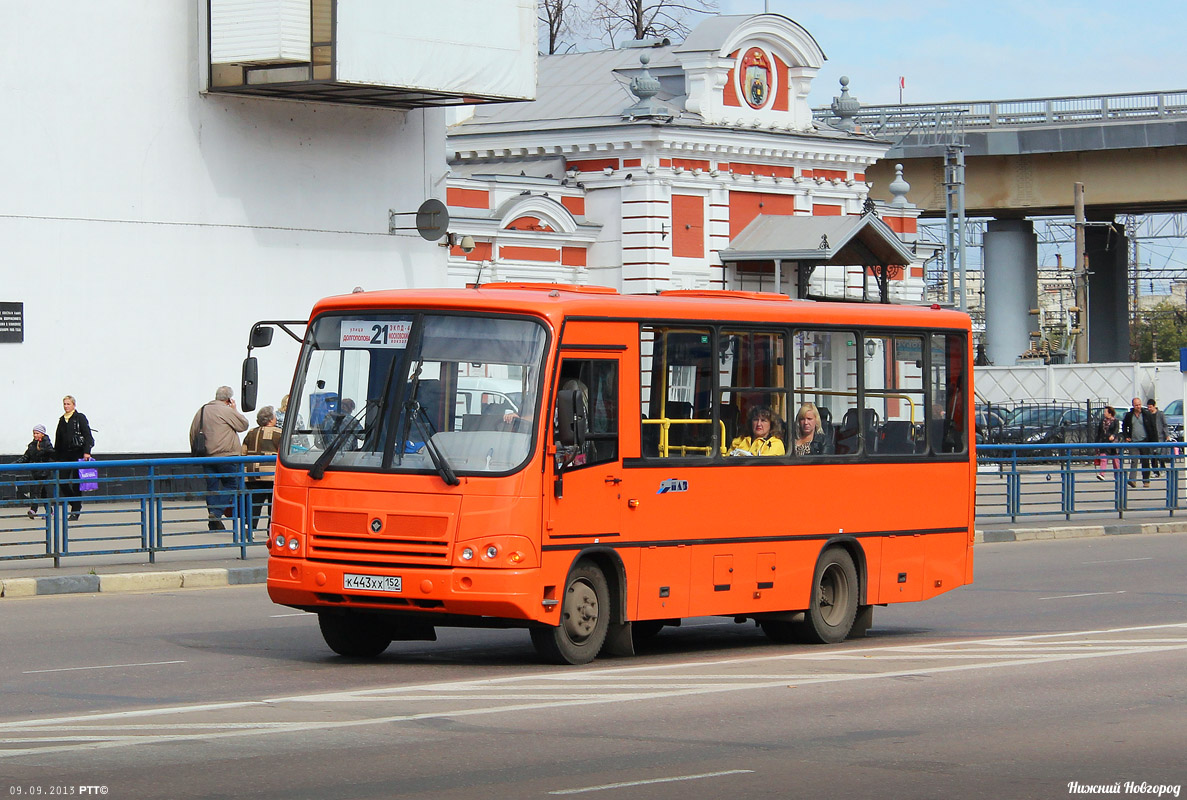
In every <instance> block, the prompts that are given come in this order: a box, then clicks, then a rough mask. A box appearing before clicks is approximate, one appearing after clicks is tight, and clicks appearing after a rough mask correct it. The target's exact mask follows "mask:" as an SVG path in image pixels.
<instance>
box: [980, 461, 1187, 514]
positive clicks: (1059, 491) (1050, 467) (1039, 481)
mask: <svg viewBox="0 0 1187 800" xmlns="http://www.w3.org/2000/svg"><path fill="white" fill-rule="evenodd" d="M1143 462H1145V463H1143ZM1185 477H1187V451H1185V450H1184V445H1183V443H1182V442H1144V443H1132V444H1104V443H1087V444H1029V445H1024V444H987V445H978V446H977V519H978V520H980V521H986V522H989V521H994V520H999V519H1009V520H1010V521H1011V522H1016V521H1017V520H1018V519H1019V518H1024V517H1041V516H1062V517H1063V518H1064V519H1066V520H1071V519H1072V518H1073V517H1077V516H1080V517H1082V516H1086V515H1109V516H1112V515H1114V514H1115V515H1116V516H1117V517H1118V518H1124V517H1125V515H1126V513H1130V512H1137V511H1141V512H1166V513H1167V514H1168V515H1169V516H1174V514H1175V512H1176V511H1179V510H1187V491H1185V487H1184V485H1183V480H1184V478H1185Z"/></svg>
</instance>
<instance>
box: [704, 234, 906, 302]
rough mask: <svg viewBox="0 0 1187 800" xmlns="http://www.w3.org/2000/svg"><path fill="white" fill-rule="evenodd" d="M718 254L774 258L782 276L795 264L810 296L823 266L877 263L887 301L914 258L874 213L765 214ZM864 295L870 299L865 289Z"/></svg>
mask: <svg viewBox="0 0 1187 800" xmlns="http://www.w3.org/2000/svg"><path fill="white" fill-rule="evenodd" d="M718 256H719V257H720V258H721V263H722V264H736V265H737V264H743V263H746V262H773V263H774V265H775V274H776V281H778V275H779V274H780V273H781V272H782V265H783V264H784V263H787V264H788V266H791V265H792V264H794V265H795V268H796V286H797V290H798V291H797V294H798V296H799V297H801V298H808V297H809V294H808V280H809V278H811V276H812V272H813V270H815V269H816V268H817V267H819V266H839V267H862V268H863V271H864V268H873V274H874V277H875V279H876V280H877V282H878V290H879V291H878V294H879V299H880V300H881V301H882V302H883V303H886V302H889V299H890V285H889V278H890V275H891V273H892V272H898V271H900V269H901V268H903V267H906V266H907V265H909V264H910V263H911V262H912V260H913V255H912V253H911V251H910V250H909V249H908V248H907V246H906V245H905V244H903V241H902V240H901V239H899V237H898V235H897V234H895V232H894V231H892V230H891V229H890V226H888V225H887V224H886V223H885V222H883V221H882V220H880V219H878V217H877V216H876V215H874V214H872V213H867V214H862V215H861V216H836V217H810V216H802V217H801V216H789V215H781V216H774V215H772V216H768V215H763V214H760V215H759V216H757V217H756V218H755V219H754V221H753V222H751V223H750V224H749V225H747V226H746V228H745V229H744V230H743V231H742V232H741V233H739V234H738V235H737V236H736V237H735V238H734V240H733V241H732V242H731V243H730V246H729V247H728V248H726V249H725V250H722V251H721V252H720V253H718ZM862 295H863V298H864V297H865V292H864V289H863V292H862ZM813 299H838V298H824V297H820V298H813Z"/></svg>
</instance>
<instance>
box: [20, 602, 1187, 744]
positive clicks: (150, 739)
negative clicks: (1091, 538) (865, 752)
mask: <svg viewBox="0 0 1187 800" xmlns="http://www.w3.org/2000/svg"><path fill="white" fill-rule="evenodd" d="M1150 627H1153V628H1166V627H1181V626H1166V625H1163V626H1150ZM1044 635H1046V634H1044ZM1053 635H1055V636H1059V635H1062V634H1053ZM1171 650H1187V642H1184V643H1183V644H1181V645H1179V646H1162V647H1152V648H1134V649H1132V650H1120V651H1117V650H1103V649H1102V650H1100V651H1098V652H1081V653H1065V654H1061V655H1051V656H1044V657H1041V658H1034V657H1024V658H1020V659H1017V660H1014V661H999V662H995V663H987V664H959V665H952V666H946V667H936V666H932V667H922V668H920V667H916V668H912V669H898V670H891V671H887V672H873V673H860V674H850V675H837V674H827V675H819V676H815V677H813V678H809V679H806V680H801V681H797V683H796V686H795V687H792V688H798V687H801V686H810V685H813V684H829V683H841V682H846V681H870V680H885V679H888V678H900V677H904V676H911V677H919V676H923V675H938V674H943V673H951V672H968V671H974V670H985V669H995V668H999V667H1010V666H1032V665H1035V664H1042V663H1053V662H1059V661H1078V660H1082V659H1088V658H1108V657H1116V656H1125V655H1138V654H1141V655H1149V654H1152V653H1159V652H1165V651H1171ZM757 660H763V659H757ZM668 666H669V668H671V665H668ZM681 666H693V667H695V666H697V665H696V664H688V665H681ZM586 674H588V673H586ZM521 677H527V676H521ZM785 686H787V684H786V682H785V681H783V680H779V681H762V682H756V683H738V684H735V685H732V686H723V685H712V686H704V687H700V688H697V689H684V690H678V691H668V692H664V691H657V692H641V693H639V694H636V695H634V696H633V697H632V699H633V700H635V701H644V700H656V699H670V698H673V697H693V696H699V695H706V694H720V693H723V692H735V691H754V690H756V689H774V688H782V687H785ZM341 694H345V693H341ZM285 699H286V700H289V701H292V700H294V699H296V698H285ZM404 699H408V698H404ZM507 699H514V698H507ZM621 699H622V698H621V697H620V696H619V695H617V694H615V695H606V696H600V697H596V698H592V699H581V700H572V699H567V698H558V699H555V700H552V701H549V702H535V703H513V704H510V705H504V706H495V707H478V708H460V709H441V708H438V709H434V710H432V711H425V712H420V713H410V714H409V713H405V714H393V715H389V716H383V717H375V718H369V719H348V720H339V721H334V722H326V721H321V720H319V721H313V720H307V721H296V722H293V723H290V724H281V725H278V726H276V727H268V728H265V729H259V728H253V727H247V728H243V729H239V730H224V731H215V732H210V733H201V734H192V733H185V732H181V733H172V734H162V735H159V736H138V737H134V738H132V739H125V738H120V739H110V740H92V741H90V742H87V743H80V744H67V745H61V746H58V747H47V746H42V747H36V748H23V749H13V750H3V749H0V758H12V757H17V756H25V755H38V756H44V755H46V754H50V753H67V752H76V751H79V750H89V751H95V750H107V749H111V748H115V747H127V746H129V745H144V744H160V743H166V742H187V743H191V744H192V743H197V742H203V741H213V740H217V739H230V738H238V737H243V736H259V735H261V734H281V733H294V734H306V733H308V732H310V731H332V730H345V729H350V728H363V727H375V726H387V725H393V724H396V723H401V722H418V721H420V720H428V719H459V718H465V717H480V716H488V715H493V714H506V713H509V712H517V711H548V710H555V709H559V708H573V707H575V706H586V705H605V704H609V703H615V702H620V701H621ZM277 702H278V701H276V700H272V701H246V702H240V703H212V704H208V705H206V706H177V707H171V708H165V709H140V710H138V711H130V712H113V713H110V714H101V715H92V716H90V717H74V718H59V719H43V720H25V721H23V722H8V723H0V730H9V731H12V730H18V731H19V730H38V731H45V730H47V728H46V727H44V726H50V725H53V724H54V723H61V722H75V721H81V720H94V719H97V718H105V719H126V718H129V717H133V716H144V715H146V714H153V713H156V714H179V713H185V712H192V711H194V710H197V709H200V708H204V709H208V710H213V709H219V708H222V709H226V708H230V707H237V708H247V707H260V706H265V707H266V706H271V705H274V704H276V703H277ZM249 725H250V723H249ZM184 726H185V723H184V722H182V723H179V724H178V727H184ZM110 727H111V728H114V729H116V730H118V727H117V726H110ZM95 729H96V730H102V729H101V728H98V727H97V726H96V728H95ZM6 743H7V740H4V739H0V745H3V744H6Z"/></svg>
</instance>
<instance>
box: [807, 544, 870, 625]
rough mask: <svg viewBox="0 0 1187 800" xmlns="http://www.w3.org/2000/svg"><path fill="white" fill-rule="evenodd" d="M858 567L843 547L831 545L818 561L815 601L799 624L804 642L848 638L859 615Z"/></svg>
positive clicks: (813, 598) (814, 589) (813, 588)
mask: <svg viewBox="0 0 1187 800" xmlns="http://www.w3.org/2000/svg"><path fill="white" fill-rule="evenodd" d="M857 596H858V585H857V568H856V567H854V566H853V557H852V556H850V555H849V553H848V552H847V551H845V550H844V549H842V548H840V547H833V548H830V549H828V550H826V551H824V553H823V554H822V555H821V556H820V560H819V561H817V562H816V572H815V574H814V575H813V578H812V601H811V605H810V606H809V607H808V610H807V611H805V612H804V621H803V622H801V623H798V625H799V638H800V639H801V641H805V642H810V643H812V644H836V643H837V642H843V641H845V638H846V637H847V636H848V635H849V632H850V631H851V630H852V629H853V621H854V619H856V617H857Z"/></svg>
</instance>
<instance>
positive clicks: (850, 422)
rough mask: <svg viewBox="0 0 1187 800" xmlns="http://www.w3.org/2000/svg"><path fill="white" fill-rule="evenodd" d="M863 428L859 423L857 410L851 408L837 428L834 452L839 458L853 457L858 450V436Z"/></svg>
mask: <svg viewBox="0 0 1187 800" xmlns="http://www.w3.org/2000/svg"><path fill="white" fill-rule="evenodd" d="M859 433H861V427H860V425H859V423H858V417H857V409H856V408H851V409H849V410H848V411H846V412H845V416H843V417H841V424H840V425H839V426H838V427H837V441H836V444H835V445H834V452H835V453H836V454H837V455H839V456H847V455H852V454H854V453H856V452H857V449H858V438H857V436H858V434H859Z"/></svg>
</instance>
